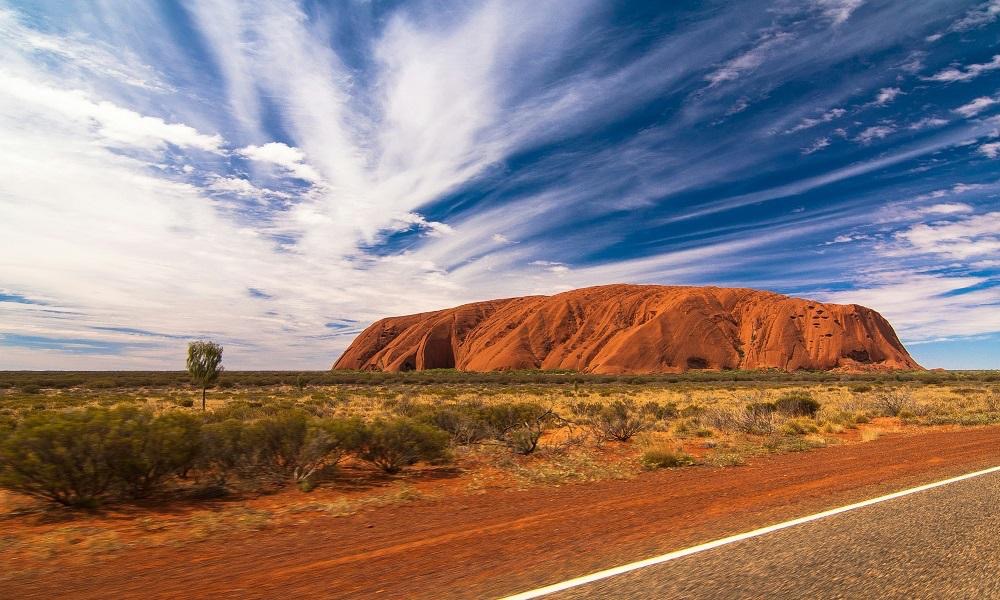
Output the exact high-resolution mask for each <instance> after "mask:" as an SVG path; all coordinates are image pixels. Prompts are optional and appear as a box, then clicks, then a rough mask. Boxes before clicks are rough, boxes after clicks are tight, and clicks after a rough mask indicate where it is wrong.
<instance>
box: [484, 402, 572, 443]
mask: <svg viewBox="0 0 1000 600" xmlns="http://www.w3.org/2000/svg"><path fill="white" fill-rule="evenodd" d="M483 418H484V419H485V422H486V426H487V428H488V431H489V433H490V437H491V438H493V439H495V440H497V441H499V442H502V443H504V444H505V445H507V447H509V448H510V449H511V450H513V451H514V452H516V453H518V454H524V455H527V454H531V453H532V452H534V451H535V450H536V449H538V442H539V440H541V438H542V434H544V433H545V432H546V431H547V430H548V429H550V428H551V427H552V423H553V421H554V420H555V418H556V417H555V413H553V412H552V409H551V408H545V407H544V406H541V405H539V404H534V403H531V402H513V403H505V404H495V405H491V406H487V407H486V408H484V410H483Z"/></svg>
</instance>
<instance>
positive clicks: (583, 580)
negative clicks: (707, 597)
mask: <svg viewBox="0 0 1000 600" xmlns="http://www.w3.org/2000/svg"><path fill="white" fill-rule="evenodd" d="M998 471H1000V466H997V467H990V468H989V469H983V470H982V471H976V472H975V473H966V474H965V475H959V476H958V477H952V478H951V479H944V480H942V481H936V482H934V483H928V484H926V485H921V486H917V487H915V488H910V489H908V490H902V491H900V492H895V493H892V494H888V495H886V496H879V497H878V498H872V499H871V500H865V501H863V502H857V503H855V504H848V505H847V506H841V507H840V508H833V509H830V510H827V511H823V512H821V513H816V514H814V515H809V516H806V517H799V518H798V519H792V520H791V521H785V522H784V523H777V524H775V525H769V526H767V527H762V528H760V529H754V530H753V531H748V532H746V533H740V534H737V535H731V536H729V537H725V538H722V539H719V540H715V541H714V542H708V543H705V544H699V545H697V546H691V547H690V548H685V549H683V550H676V551H674V552H670V553H669V554H662V555H660V556H654V557H653V558H647V559H646V560H640V561H638V562H634V563H629V564H627V565H622V566H620V567H614V568H612V569H605V570H604V571H598V572H596V573H591V574H590V575H584V576H583V577H577V578H575V579H568V580H566V581H563V582H561V583H554V584H552V585H547V586H545V587H542V588H538V589H535V590H531V591H527V592H521V593H520V594H514V595H513V596H507V597H506V598H503V599H502V600H528V599H529V598H539V597H541V596H545V595H548V594H553V593H555V592H560V591H562V590H568V589H570V588H574V587H577V586H581V585H586V584H588V583H593V582H595V581H600V580H602V579H607V578H609V577H614V576H615V575H621V574H622V573H628V572H630V571H636V570H638V569H643V568H645V567H650V566H652V565H658V564H661V563H665V562H669V561H671V560H676V559H678V558H683V557H685V556H690V555H692V554H697V553H699V552H704V551H706V550H711V549H713V548H718V547H720V546H725V545H726V544H732V543H734V542H739V541H742V540H748V539H750V538H755V537H758V536H761V535H766V534H768V533H771V532H773V531H779V530H781V529H787V528H789V527H795V526H796V525H802V524H803V523H809V522H810V521H817V520H819V519H824V518H826V517H832V516H833V515H839V514H840V513H845V512H848V511H851V510H855V509H858V508H864V507H866V506H871V505H872V504H878V503H879V502H886V501H888V500H895V499H896V498H902V497H903V496H909V495H910V494H916V493H917V492H923V491H926V490H930V489H933V488H936V487H941V486H943V485H948V484H949V483H956V482H959V481H964V480H966V479H972V478H973V477H979V476H980V475H987V474H989V473H996V472H998Z"/></svg>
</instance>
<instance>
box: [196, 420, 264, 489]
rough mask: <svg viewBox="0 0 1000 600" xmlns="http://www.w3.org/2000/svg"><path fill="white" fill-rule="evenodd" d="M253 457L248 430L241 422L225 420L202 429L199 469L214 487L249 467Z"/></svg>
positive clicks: (209, 424) (204, 426) (208, 424)
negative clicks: (209, 473) (209, 478)
mask: <svg viewBox="0 0 1000 600" xmlns="http://www.w3.org/2000/svg"><path fill="white" fill-rule="evenodd" d="M254 454H255V452H254V447H253V444H252V438H251V436H250V432H249V427H248V425H246V424H245V423H243V421H239V420H237V419H226V420H225V421H222V422H219V423H206V424H205V425H203V426H202V428H201V456H200V457H199V466H200V467H201V468H202V469H204V470H206V471H209V472H211V473H212V475H214V477H215V480H216V484H217V485H220V486H221V485H225V484H226V481H227V480H228V479H229V476H230V475H231V474H232V473H234V472H239V471H241V470H245V469H247V468H248V467H249V466H250V465H252V464H253V461H254Z"/></svg>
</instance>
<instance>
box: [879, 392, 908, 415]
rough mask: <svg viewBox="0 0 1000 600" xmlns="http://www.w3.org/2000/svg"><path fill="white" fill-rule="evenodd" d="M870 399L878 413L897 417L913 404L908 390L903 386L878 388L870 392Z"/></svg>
mask: <svg viewBox="0 0 1000 600" xmlns="http://www.w3.org/2000/svg"><path fill="white" fill-rule="evenodd" d="M872 401H873V403H874V404H875V408H876V409H877V410H878V411H879V413H880V414H882V415H883V416H886V417H898V416H899V415H900V413H902V412H904V411H907V410H908V409H909V408H910V407H912V405H913V398H912V397H911V396H910V391H909V390H907V389H905V388H902V389H899V388H888V389H880V390H878V391H876V392H874V393H873V394H872Z"/></svg>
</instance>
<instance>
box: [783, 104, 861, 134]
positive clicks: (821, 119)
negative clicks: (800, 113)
mask: <svg viewBox="0 0 1000 600" xmlns="http://www.w3.org/2000/svg"><path fill="white" fill-rule="evenodd" d="M845 114H847V111H846V110H844V109H843V108H831V109H830V110H828V111H826V112H825V113H823V114H822V115H820V116H818V117H806V118H805V119H802V120H801V121H799V123H798V124H797V125H796V126H795V127H792V128H791V129H788V130H786V131H785V133H795V132H796V131H802V130H803V129H809V128H811V127H815V126H816V125H819V124H820V123H829V122H830V121H833V120H834V119H839V118H840V117H842V116H844V115H845Z"/></svg>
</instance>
